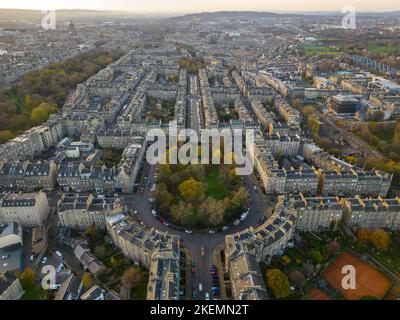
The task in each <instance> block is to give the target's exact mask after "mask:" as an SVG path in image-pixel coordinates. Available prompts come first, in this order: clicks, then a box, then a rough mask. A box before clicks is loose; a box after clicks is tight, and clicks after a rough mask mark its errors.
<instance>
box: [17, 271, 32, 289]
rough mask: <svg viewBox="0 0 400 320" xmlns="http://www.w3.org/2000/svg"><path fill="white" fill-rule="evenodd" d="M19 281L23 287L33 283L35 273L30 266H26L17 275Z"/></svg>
mask: <svg viewBox="0 0 400 320" xmlns="http://www.w3.org/2000/svg"><path fill="white" fill-rule="evenodd" d="M18 278H19V281H20V282H21V285H22V287H23V288H24V289H26V288H28V287H31V286H33V285H34V284H35V280H36V273H35V271H33V270H32V269H31V268H26V269H25V270H24V271H22V272H21V273H20V275H19V277H18Z"/></svg>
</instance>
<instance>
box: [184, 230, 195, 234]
mask: <svg viewBox="0 0 400 320" xmlns="http://www.w3.org/2000/svg"><path fill="white" fill-rule="evenodd" d="M185 233H187V234H192V233H193V231H192V230H185Z"/></svg>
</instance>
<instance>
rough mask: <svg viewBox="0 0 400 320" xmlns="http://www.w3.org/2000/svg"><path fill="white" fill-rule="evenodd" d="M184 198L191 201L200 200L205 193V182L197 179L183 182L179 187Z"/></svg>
mask: <svg viewBox="0 0 400 320" xmlns="http://www.w3.org/2000/svg"><path fill="white" fill-rule="evenodd" d="M178 190H179V193H180V196H181V197H182V199H184V200H187V201H190V202H195V203H196V202H198V201H199V200H200V199H201V198H202V197H203V196H204V193H205V187H204V183H202V182H200V181H197V180H195V179H189V180H186V181H184V182H182V183H181V184H180V185H179V187H178Z"/></svg>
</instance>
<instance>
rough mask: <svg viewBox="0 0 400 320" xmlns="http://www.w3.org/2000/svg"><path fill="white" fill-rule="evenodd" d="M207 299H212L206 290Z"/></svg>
mask: <svg viewBox="0 0 400 320" xmlns="http://www.w3.org/2000/svg"><path fill="white" fill-rule="evenodd" d="M206 300H210V295H209V294H208V292H206Z"/></svg>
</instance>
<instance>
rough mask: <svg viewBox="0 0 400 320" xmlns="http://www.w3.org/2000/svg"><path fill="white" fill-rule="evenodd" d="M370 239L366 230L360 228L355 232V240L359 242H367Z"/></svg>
mask: <svg viewBox="0 0 400 320" xmlns="http://www.w3.org/2000/svg"><path fill="white" fill-rule="evenodd" d="M369 239H370V231H369V230H368V229H366V228H360V229H358V231H357V240H358V241H361V242H364V243H366V242H368V241H369Z"/></svg>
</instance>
